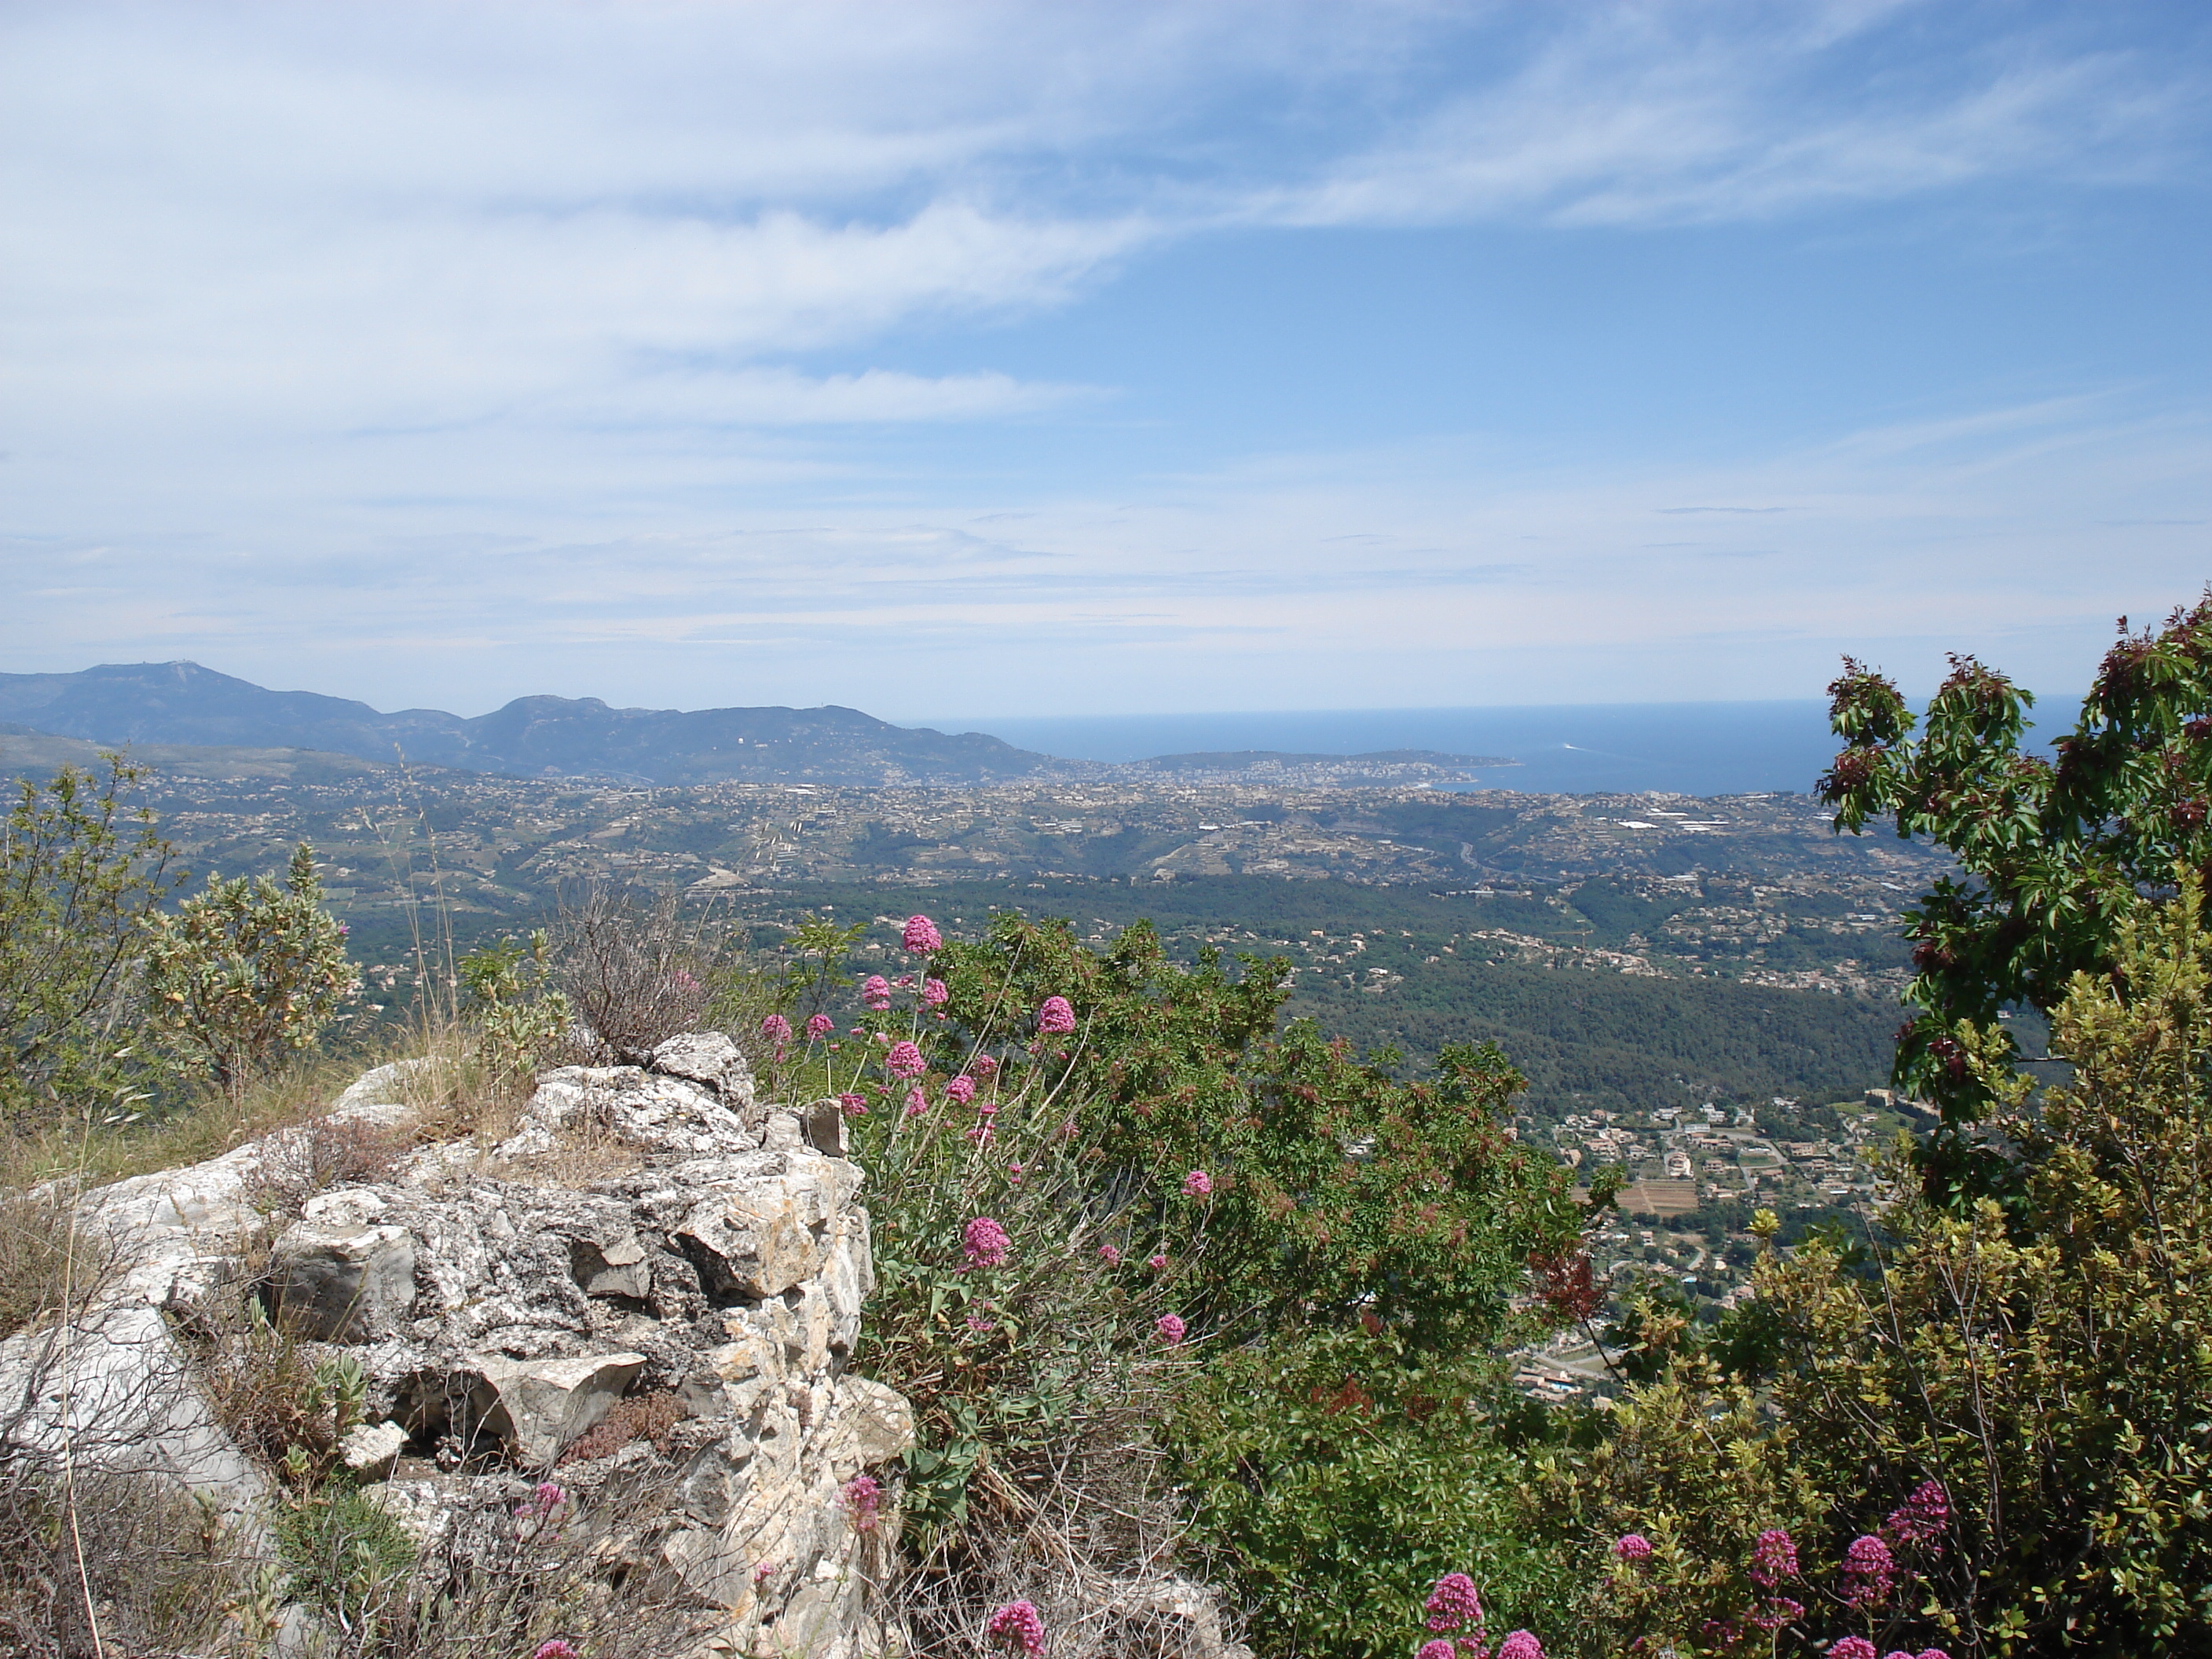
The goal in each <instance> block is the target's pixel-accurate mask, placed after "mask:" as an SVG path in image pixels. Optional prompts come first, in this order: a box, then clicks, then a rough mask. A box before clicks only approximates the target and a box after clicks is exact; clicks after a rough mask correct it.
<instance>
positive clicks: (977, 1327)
mask: <svg viewBox="0 0 2212 1659" xmlns="http://www.w3.org/2000/svg"><path fill="white" fill-rule="evenodd" d="M968 1328H969V1330H971V1331H973V1332H975V1334H976V1335H978V1336H985V1335H987V1334H990V1333H991V1332H993V1331H995V1330H997V1329H998V1327H997V1326H996V1325H994V1324H993V1323H992V1322H990V1321H989V1320H987V1319H985V1318H984V1317H982V1316H981V1315H980V1314H969V1316H968Z"/></svg>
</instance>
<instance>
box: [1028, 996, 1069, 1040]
mask: <svg viewBox="0 0 2212 1659" xmlns="http://www.w3.org/2000/svg"><path fill="white" fill-rule="evenodd" d="M1074 1029H1075V1009H1074V1008H1073V1006H1072V1005H1070V1003H1069V1002H1068V1000H1067V999H1066V997H1047V998H1046V999H1045V1000H1044V1006H1042V1007H1041V1008H1039V1009H1038V1010H1037V1030H1040V1031H1042V1032H1046V1033H1048V1034H1054V1033H1059V1032H1064V1031H1072V1030H1074Z"/></svg>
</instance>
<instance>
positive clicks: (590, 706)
mask: <svg viewBox="0 0 2212 1659" xmlns="http://www.w3.org/2000/svg"><path fill="white" fill-rule="evenodd" d="M0 721H6V722H9V723H12V724H15V725H16V726H21V727H25V728H29V729H31V730H34V731H37V732H49V733H52V734H53V735H55V736H58V737H64V738H85V739H88V740H89V741H91V742H94V743H101V744H126V743H127V744H133V745H137V744H198V745H209V744H220V745H225V746H229V747H239V748H248V749H264V750H266V749H313V750H326V751H328V752H331V753H333V754H339V755H352V756H356V757H359V758H361V759H362V760H369V761H377V762H381V763H389V762H391V761H392V760H394V759H396V758H398V757H399V756H401V755H404V757H406V758H407V760H408V761H410V763H420V764H423V765H430V766H450V767H457V768H461V769H466V770H469V771H476V772H503V773H507V774H508V775H513V776H519V777H541V776H562V777H574V776H586V777H599V778H606V779H611V780H616V781H629V782H635V783H652V784H694V783H714V782H718V781H724V780H735V781H753V782H763V783H775V782H793V783H797V782H809V783H825V784H884V783H988V782H996V781H1002V780H1005V779H1008V778H1020V777H1027V776H1030V775H1032V774H1035V773H1037V772H1040V771H1048V770H1052V769H1056V768H1057V767H1058V766H1059V764H1060V763H1057V762H1055V761H1054V760H1053V759H1052V758H1051V757H1048V756H1045V755H1037V754H1032V753H1030V751H1029V750H1023V749H1016V748H1014V747H1013V746H1012V744H1006V743H1002V742H1000V740H999V739H998V738H993V737H986V736H984V735H983V734H982V733H981V732H963V733H962V734H961V735H959V736H957V737H949V736H947V735H946V734H945V733H944V732H932V731H917V730H913V729H910V728H908V727H905V726H893V725H891V724H890V723H889V722H888V721H885V720H877V719H875V718H874V717H873V716H872V715H868V714H861V713H860V711H859V710H858V709H854V708H835V707H831V708H702V709H697V710H694V711H690V712H685V711H683V710H678V709H672V708H609V707H608V706H607V705H606V704H605V703H604V702H600V701H599V699H598V698H597V697H584V698H570V697H543V696H541V697H518V698H516V699H515V700H514V701H513V702H510V703H508V704H507V706H506V707H505V708H500V709H495V710H494V711H493V712H492V713H491V714H483V715H479V716H477V718H476V719H473V720H464V719H462V718H461V717H460V716H459V715H458V714H446V713H444V712H443V711H442V710H440V709H435V708H409V709H403V710H402V711H400V712H399V713H398V714H380V713H378V712H377V711H376V710H375V709H374V708H370V707H369V706H368V704H367V703H365V702H352V701H351V700H349V699H348V698H344V697H326V696H321V695H319V694H318V693H316V692H313V691H270V690H265V689H264V688H263V687H261V686H258V685H255V684H252V683H251V682H250V681H246V680H241V679H234V678H231V677H230V676H229V675H228V674H218V673H216V671H214V670H212V669H209V668H203V667H201V666H200V665H198V664H197V663H193V662H166V663H108V664H104V665H101V666H100V667H97V668H88V669H85V670H82V671H80V672H77V673H74V674H0Z"/></svg>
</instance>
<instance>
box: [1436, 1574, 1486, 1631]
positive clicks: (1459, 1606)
mask: <svg viewBox="0 0 2212 1659" xmlns="http://www.w3.org/2000/svg"><path fill="white" fill-rule="evenodd" d="M1421 1611H1422V1612H1424V1613H1427V1614H1428V1615H1429V1628H1430V1629H1431V1630H1459V1629H1462V1627H1464V1626H1468V1625H1473V1626H1475V1627H1476V1628H1477V1629H1480V1628H1481V1626H1482V1598H1481V1597H1480V1596H1479V1595H1476V1594H1475V1593H1474V1579H1472V1578H1470V1577H1468V1576H1467V1575H1466V1574H1465V1573H1463V1572H1448V1573H1446V1574H1445V1575H1444V1576H1443V1577H1441V1578H1439V1579H1437V1582H1436V1583H1434V1584H1433V1585H1431V1587H1430V1589H1429V1599H1428V1600H1427V1601H1424V1602H1422V1603H1421Z"/></svg>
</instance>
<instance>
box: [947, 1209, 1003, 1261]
mask: <svg viewBox="0 0 2212 1659" xmlns="http://www.w3.org/2000/svg"><path fill="white" fill-rule="evenodd" d="M960 1243H961V1246H962V1248H963V1249H965V1250H966V1251H967V1253H968V1265H969V1267H1005V1266H1006V1253H1007V1251H1008V1250H1010V1249H1012V1247H1013V1240H1012V1239H1011V1238H1009V1237H1006V1229H1005V1228H1004V1227H1001V1226H1000V1225H999V1224H998V1223H997V1222H995V1221H994V1220H992V1219H991V1218H990V1217H988V1216H987V1215H979V1216H977V1217H976V1218H975V1219H974V1220H973V1221H971V1222H969V1224H968V1225H966V1226H965V1227H963V1228H962V1229H961V1230H960Z"/></svg>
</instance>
